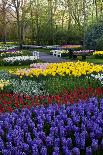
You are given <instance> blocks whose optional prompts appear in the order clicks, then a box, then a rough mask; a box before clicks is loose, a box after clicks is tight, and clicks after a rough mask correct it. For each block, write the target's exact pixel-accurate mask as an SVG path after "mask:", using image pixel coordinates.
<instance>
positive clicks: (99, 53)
mask: <svg viewBox="0 0 103 155" xmlns="http://www.w3.org/2000/svg"><path fill="white" fill-rule="evenodd" d="M93 55H102V56H103V51H95V52H94V53H93Z"/></svg>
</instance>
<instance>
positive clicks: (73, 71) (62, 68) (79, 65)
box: [10, 61, 103, 78]
mask: <svg viewBox="0 0 103 155" xmlns="http://www.w3.org/2000/svg"><path fill="white" fill-rule="evenodd" d="M98 72H103V66H100V65H94V64H92V63H87V62H80V61H78V62H65V63H53V64H52V63H51V64H48V65H47V66H46V69H45V70H42V69H41V68H39V69H35V68H30V69H19V70H11V71H10V73H12V74H13V75H17V76H19V77H20V78H22V77H25V76H26V77H39V76H58V75H59V76H74V77H80V76H83V75H89V74H91V73H98Z"/></svg>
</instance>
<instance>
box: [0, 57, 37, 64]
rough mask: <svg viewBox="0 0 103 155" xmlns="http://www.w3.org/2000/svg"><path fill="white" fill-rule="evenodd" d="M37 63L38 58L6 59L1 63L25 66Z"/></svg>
mask: <svg viewBox="0 0 103 155" xmlns="http://www.w3.org/2000/svg"><path fill="white" fill-rule="evenodd" d="M36 61H37V57H36V56H15V57H7V58H4V59H3V61H2V62H1V64H2V65H23V64H26V65H28V64H30V63H33V62H36Z"/></svg>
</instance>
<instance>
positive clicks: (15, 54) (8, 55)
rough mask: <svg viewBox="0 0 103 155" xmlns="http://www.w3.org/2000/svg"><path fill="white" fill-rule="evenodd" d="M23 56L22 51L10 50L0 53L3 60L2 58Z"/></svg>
mask: <svg viewBox="0 0 103 155" xmlns="http://www.w3.org/2000/svg"><path fill="white" fill-rule="evenodd" d="M20 55H23V52H22V51H17V50H12V51H11V52H10V51H9V52H2V53H0V57H1V58H4V57H11V56H20Z"/></svg>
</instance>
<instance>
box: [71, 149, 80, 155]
mask: <svg viewBox="0 0 103 155" xmlns="http://www.w3.org/2000/svg"><path fill="white" fill-rule="evenodd" d="M72 152H73V154H74V155H80V150H79V148H77V147H74V148H73V149H72Z"/></svg>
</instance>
